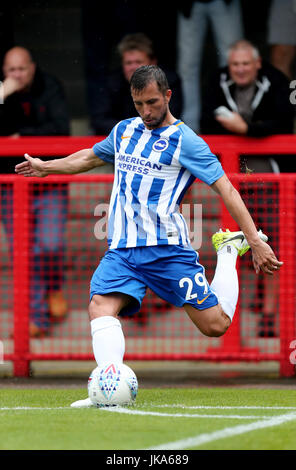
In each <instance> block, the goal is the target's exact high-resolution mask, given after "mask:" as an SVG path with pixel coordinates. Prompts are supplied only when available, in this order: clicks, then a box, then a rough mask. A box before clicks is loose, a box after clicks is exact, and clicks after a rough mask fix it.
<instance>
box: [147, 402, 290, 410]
mask: <svg viewBox="0 0 296 470" xmlns="http://www.w3.org/2000/svg"><path fill="white" fill-rule="evenodd" d="M142 406H146V407H148V406H151V407H152V408H182V409H184V410H185V409H186V410H271V411H272V410H295V411H296V406H247V405H246V406H206V405H194V406H189V405H182V404H178V403H175V404H172V405H168V404H165V405H154V404H151V405H150V404H147V405H142Z"/></svg>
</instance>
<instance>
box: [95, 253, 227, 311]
mask: <svg viewBox="0 0 296 470" xmlns="http://www.w3.org/2000/svg"><path fill="white" fill-rule="evenodd" d="M147 287H149V288H150V289H151V290H152V291H153V292H154V293H155V294H156V295H158V296H159V297H160V298H161V299H163V300H165V301H167V302H169V303H171V304H173V305H175V306H176V307H182V306H183V305H184V304H190V305H192V306H193V307H194V308H196V309H198V310H204V309H206V308H210V307H213V306H214V305H217V304H218V298H217V296H216V294H215V293H214V292H213V291H212V290H211V288H210V286H209V284H208V281H207V280H206V277H205V270H204V267H203V266H202V265H201V264H199V262H198V254H197V253H196V251H194V250H193V248H191V247H183V246H179V245H161V246H148V247H136V248H117V249H114V250H108V251H107V252H106V254H105V256H104V257H103V259H102V261H101V262H100V264H99V266H98V267H97V269H96V271H95V272H94V274H93V277H92V279H91V284H90V299H92V297H93V295H95V294H100V295H104V294H111V293H115V292H120V293H123V294H127V295H129V296H131V297H132V298H133V299H134V300H133V301H132V302H131V303H130V304H129V305H128V306H127V307H125V309H123V310H122V311H121V312H120V313H121V314H124V315H130V314H133V313H136V312H137V311H138V310H139V309H140V307H141V303H142V300H143V298H144V296H145V293H146V289H147Z"/></svg>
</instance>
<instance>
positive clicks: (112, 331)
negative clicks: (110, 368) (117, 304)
mask: <svg viewBox="0 0 296 470" xmlns="http://www.w3.org/2000/svg"><path fill="white" fill-rule="evenodd" d="M90 326H91V334H92V346H93V352H94V356H95V360H96V362H97V364H98V365H99V364H105V363H107V362H117V363H122V362H123V356H124V351H125V339H124V335H123V331H122V328H121V323H120V321H119V320H118V319H117V318H115V317H112V316H105V317H99V318H95V319H94V320H92V321H91V322H90Z"/></svg>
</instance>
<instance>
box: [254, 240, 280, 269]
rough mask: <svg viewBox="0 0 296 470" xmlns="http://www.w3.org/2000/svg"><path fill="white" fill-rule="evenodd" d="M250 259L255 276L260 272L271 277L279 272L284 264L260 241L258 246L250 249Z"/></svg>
mask: <svg viewBox="0 0 296 470" xmlns="http://www.w3.org/2000/svg"><path fill="white" fill-rule="evenodd" d="M252 257H253V265H254V268H255V271H256V274H259V272H260V270H261V271H263V272H264V273H266V274H269V275H272V274H274V273H275V272H277V271H279V269H280V268H281V266H282V265H283V264H284V263H283V262H282V261H279V260H278V259H277V257H276V256H275V254H274V252H273V251H272V249H271V248H270V246H269V245H268V244H267V243H265V242H264V241H262V240H260V243H258V245H256V246H255V247H254V246H253V247H252Z"/></svg>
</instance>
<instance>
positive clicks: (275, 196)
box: [0, 136, 296, 376]
mask: <svg viewBox="0 0 296 470" xmlns="http://www.w3.org/2000/svg"><path fill="white" fill-rule="evenodd" d="M101 139H102V137H99V138H98V137H83V138H80V137H79V138H78V137H77V138H76V137H73V138H68V137H66V138H62V137H61V138H52V137H50V138H47V137H43V138H31V137H27V138H22V139H18V140H12V139H9V138H1V139H0V155H1V156H2V157H3V158H5V156H17V155H22V154H23V153H25V152H26V153H29V154H31V155H32V156H41V157H42V155H56V156H63V155H68V154H70V153H73V152H75V151H77V150H79V149H82V148H89V147H91V146H92V145H93V144H94V143H95V142H97V141H98V140H101ZM205 140H206V141H207V142H208V143H209V145H210V147H211V150H212V151H213V152H214V153H216V154H218V155H219V157H220V159H221V161H222V164H223V167H224V169H225V171H226V172H227V173H228V175H229V177H230V179H231V181H232V182H233V184H234V185H235V186H236V187H237V188H238V189H243V191H245V194H247V196H246V199H245V200H246V203H247V204H248V203H250V204H253V209H254V208H255V215H256V211H258V213H260V214H259V220H263V222H264V220H265V221H268V220H269V219H270V220H271V221H270V224H271V226H272V231H273V233H274V240H275V245H276V246H275V247H274V249H275V248H276V249H275V251H276V254H277V255H278V257H279V258H280V260H282V261H284V267H283V269H282V270H281V271H280V273H279V274H278V275H277V276H278V277H277V283H278V285H279V295H278V296H277V297H276V306H275V309H276V311H275V315H276V316H277V321H279V324H278V327H277V326H276V327H275V334H274V337H271V338H269V337H257V336H256V328H255V327H254V326H253V323H256V322H257V319H256V312H255V308H254V307H250V303H251V302H250V298H254V299H255V301H257V299H256V292H255V291H254V283H255V282H256V281H255V280H254V275H253V272H252V268H251V267H250V257H249V258H248V257H246V259H245V257H244V258H242V261H241V262H240V263H239V267H238V270H239V277H240V286H241V295H240V300H239V305H238V308H237V312H236V315H235V320H234V321H233V324H232V325H231V327H230V329H229V331H228V332H227V333H226V334H225V335H224V336H223V337H221V338H211V339H209V338H205V337H202V335H199V334H198V332H196V330H195V329H194V327H193V326H192V325H191V324H190V322H189V323H188V324H187V323H186V319H185V318H184V315H182V313H181V310H180V309H172V308H171V307H169V306H168V305H166V304H165V303H164V302H162V301H160V300H159V299H157V298H156V296H154V294H152V293H148V295H147V298H146V299H145V301H144V303H143V308H142V309H141V312H140V314H139V315H137V316H136V317H135V319H134V320H123V325H124V329H125V332H126V336H127V349H126V359H127V360H142V359H147V360H152V359H158V360H160V359H162V360H174V359H175V360H177V359H184V360H211V361H223V360H227V361H237V360H243V361H262V360H272V361H279V363H280V373H281V375H282V376H291V375H293V374H294V373H295V366H294V365H293V364H291V362H290V360H289V357H290V354H291V349H290V345H291V343H292V341H293V340H295V338H296V328H295V323H296V320H295V298H296V293H295V267H294V266H295V248H294V247H295V241H296V240H295V233H296V220H295V217H296V210H295V209H296V208H295V195H296V187H295V186H296V174H295V175H288V174H285V175H284V174H282V175H274V174H257V175H254V174H253V175H242V174H239V173H238V156H239V155H240V154H243V153H248V154H252V153H253V154H261V153H262V154H264V153H266V154H282V155H285V154H292V153H293V151H294V147H296V145H295V144H296V136H276V137H268V138H264V139H258V140H257V139H247V138H240V137H224V136H210V137H205ZM112 181H113V175H111V174H110V175H102V174H83V175H75V176H50V177H47V178H46V179H26V178H22V177H18V176H14V175H0V186H1V185H3V184H5V185H12V187H13V193H14V202H13V209H12V217H13V223H14V227H16V230H15V231H14V238H13V257H12V259H11V258H10V261H9V260H8V259H9V256H6V255H7V253H6V254H5V256H4V257H2V261H0V268H1V271H2V273H3V275H2V276H1V277H2V281H1V284H0V296H1V298H0V312H1V311H2V312H4V313H3V315H1V320H0V340H1V339H2V338H3V343H4V354H5V356H4V358H5V360H7V361H13V362H14V374H15V375H16V376H26V375H28V373H29V364H30V361H33V360H69V359H73V360H74V359H75V360H89V359H93V355H92V351H91V341H90V332H89V330H88V326H87V325H88V321H87V290H88V283H89V280H90V276H91V272H92V269H93V268H94V267H96V265H97V264H98V258H99V257H100V256H101V255H102V254H103V252H104V250H105V249H106V243H105V242H102V241H98V240H94V242H95V243H93V244H92V246H90V245H89V244H88V243H87V240H88V238H89V239H90V238H91V237H92V238H94V236H93V232H91V230H92V228H93V226H94V225H95V223H96V222H97V220H98V219H97V217H95V216H94V206H93V204H96V202H97V203H98V202H100V201H101V202H102V201H104V202H108V198H109V194H110V189H111V186H112ZM36 182H37V183H38V184H40V185H41V184H47V185H49V186H50V185H53V184H59V185H60V184H62V183H65V184H67V185H68V187H69V188H70V196H69V199H70V205H71V207H70V211H69V213H68V234H67V249H66V252H67V253H66V255H67V260H66V265H65V266H66V272H67V279H66V282H65V293H66V295H68V298H69V303H70V320H69V322H68V323H67V322H66V323H65V324H64V325H59V326H57V327H55V326H54V327H53V329H52V335H51V336H50V337H49V338H42V339H30V338H29V332H28V326H29V315H30V312H29V284H30V275H29V273H30V269H31V267H30V266H31V261H30V260H31V258H30V256H31V254H30V240H31V239H32V233H31V232H30V231H31V225H30V216H29V213H30V195H31V194H32V190H33V189H32V187H33V184H34V183H35V184H36ZM262 182H264V185H262ZM269 186H270V191H271V192H268V191H269V189H268V187H269ZM266 188H267V189H266ZM260 191H261V192H260ZM262 191H263V196H262V194H261V193H262ZM264 191H265V192H264ZM98 193H99V195H97V194H98ZM248 195H250V196H248ZM262 197H263V202H262V200H261V199H262ZM251 200H252V201H253V202H252V203H251V202H250V201H251ZM187 201H189V202H196V201H197V202H199V203H200V202H202V203H203V204H204V205H206V209H207V210H206V211H204V214H203V217H204V222H203V227H204V232H205V233H206V236H205V237H204V238H205V239H206V241H205V242H204V243H203V246H202V249H201V257H202V256H203V258H204V259H205V260H206V261H205V262H203V260H202V261H201V262H203V264H205V265H206V266H208V265H209V266H212V267H210V268H209V269H208V279H209V280H210V277H211V275H212V274H213V267H214V264H215V263H214V261H215V259H214V258H213V250H212V248H211V247H210V243H209V242H208V238H209V237H207V235H208V232H209V233H212V231H213V230H217V228H218V226H222V227H223V228H226V227H229V228H230V229H235V228H236V226H235V223H234V222H233V220H232V219H231V218H230V216H229V214H228V213H227V211H226V210H225V208H224V206H223V205H222V204H220V203H219V202H218V200H217V198H216V196H215V195H214V193H213V192H212V191H211V190H210V189H209V188H208V187H206V186H205V185H204V184H203V183H200V182H198V183H196V184H195V185H193V187H192V189H191V192H190V193H189V194H188V196H187ZM265 206H266V207H265ZM273 207H274V208H275V207H276V210H275V212H274V214H273V215H271V210H272V209H273ZM258 208H259V209H258ZM269 209H270V210H269ZM265 210H269V212H266V213H265ZM76 225H79V229H78V232H77V233H78V235H77V238H76V235H75V234H76V232H75V230H74V229H75V227H76ZM85 226H87V230H88V231H87V232H86V235H85V236H84V234H81V233H80V231H81V230H82V228H84V227H85ZM2 240H3V243H5V239H4V238H3V239H2ZM4 250H5V248H4ZM94 257H95V258H94ZM80 258H81V260H80ZM93 258H94V259H93ZM207 258H208V260H207ZM11 262H12V267H13V269H12V271H11V273H10V271H9V263H11ZM92 262H93V266H89V267H88V265H89V264H92ZM5 263H6V265H5V266H4V264H5ZM211 269H212V271H211ZM86 271H87V272H86ZM77 293H78V297H77V298H76V297H75V296H76V295H77ZM10 296H11V297H12V298H13V305H11V304H10ZM2 299H8V300H2ZM11 309H13V312H11V313H13V315H10V313H9V312H10V311H11ZM12 319H13V322H12Z"/></svg>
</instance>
